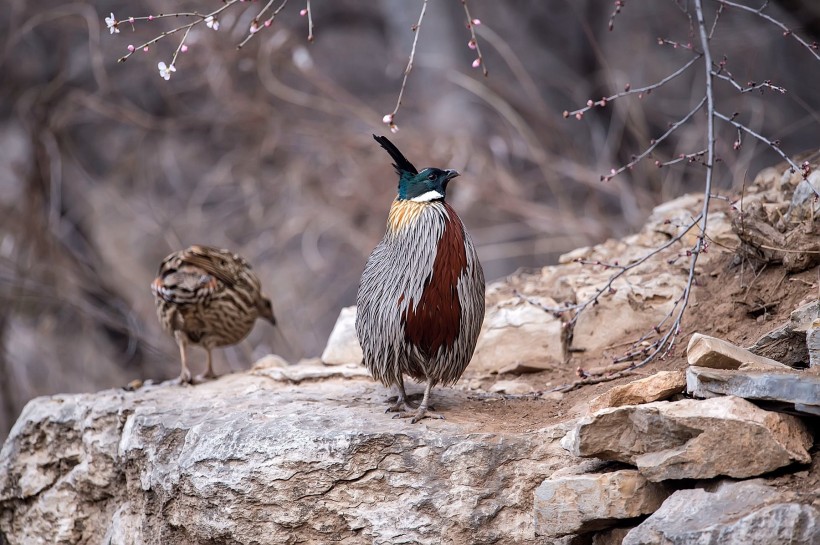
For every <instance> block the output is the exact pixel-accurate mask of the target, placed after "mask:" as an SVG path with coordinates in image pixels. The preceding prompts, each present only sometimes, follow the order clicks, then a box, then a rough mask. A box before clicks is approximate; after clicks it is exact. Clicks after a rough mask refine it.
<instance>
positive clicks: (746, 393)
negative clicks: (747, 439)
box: [686, 367, 820, 415]
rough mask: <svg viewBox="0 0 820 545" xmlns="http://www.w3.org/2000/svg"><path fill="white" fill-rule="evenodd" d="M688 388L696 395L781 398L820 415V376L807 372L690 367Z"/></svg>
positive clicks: (802, 409) (787, 403)
mask: <svg viewBox="0 0 820 545" xmlns="http://www.w3.org/2000/svg"><path fill="white" fill-rule="evenodd" d="M686 390H687V391H688V392H689V393H690V394H691V395H693V396H695V397H700V398H710V397H715V396H720V395H733V396H738V397H742V398H744V399H754V400H759V401H777V402H781V403H784V404H786V405H788V406H789V407H790V408H793V409H794V410H796V411H798V412H805V413H807V414H813V415H820V376H818V375H815V374H811V373H809V372H806V371H787V370H782V371H781V370H778V371H776V372H768V371H759V370H753V371H743V370H737V371H730V370H726V369H707V368H705V367H689V368H688V369H687V370H686Z"/></svg>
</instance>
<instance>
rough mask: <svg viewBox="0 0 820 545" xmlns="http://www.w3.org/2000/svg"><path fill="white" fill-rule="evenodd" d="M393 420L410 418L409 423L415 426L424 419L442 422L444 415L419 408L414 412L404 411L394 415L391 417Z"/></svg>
mask: <svg viewBox="0 0 820 545" xmlns="http://www.w3.org/2000/svg"><path fill="white" fill-rule="evenodd" d="M393 418H411V419H412V420H410V423H411V424H415V423H417V422H419V421H421V420H424V419H425V418H431V419H434V420H444V415H443V414H440V413H437V412H433V411H431V410H428V409H426V408H423V407H419V408H418V409H417V410H415V411H405V412H400V413H398V414H395V415H393Z"/></svg>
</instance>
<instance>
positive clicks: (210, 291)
mask: <svg viewBox="0 0 820 545" xmlns="http://www.w3.org/2000/svg"><path fill="white" fill-rule="evenodd" d="M151 291H153V292H154V299H155V301H156V304H157V316H159V321H160V323H161V324H162V327H163V329H165V331H167V332H168V333H170V334H171V335H173V336H174V338H175V339H176V341H177V344H178V345H179V354H180V358H181V359H182V372H181V373H180V375H179V381H180V382H183V383H185V382H188V383H189V382H191V371H190V370H189V369H188V362H187V358H186V348H187V345H188V343H190V344H194V345H199V346H202V347H203V348H205V350H206V351H207V352H208V368H207V370H206V371H205V374H204V375H203V378H214V377H215V376H216V375H215V374H214V371H213V366H212V362H211V350H213V349H214V348H216V347H220V346H228V345H232V344H236V343H238V342H240V341H241V340H242V339H244V338H245V337H247V336H248V334H249V333H250V332H251V329H252V328H253V324H254V323H255V322H256V319H257V318H264V319H266V320H268V321H270V323H271V324H273V325H276V319H275V318H274V316H273V308H272V307H271V302H270V299H268V298H267V297H265V296H264V294H263V293H262V290H261V287H260V283H259V279H258V278H257V277H256V275H255V274H254V273H253V271H252V270H251V266H250V265H249V264H248V262H247V261H245V260H244V259H243V258H242V257H240V256H238V255H236V254H234V253H232V252H229V251H228V250H220V249H217V248H209V247H207V246H191V247H190V248H187V249H185V250H181V251H179V252H174V253H172V254H171V255H169V256H168V257H166V258H165V259H164V260H163V261H162V264H160V266H159V276H157V278H156V279H154V281H153V282H152V283H151Z"/></svg>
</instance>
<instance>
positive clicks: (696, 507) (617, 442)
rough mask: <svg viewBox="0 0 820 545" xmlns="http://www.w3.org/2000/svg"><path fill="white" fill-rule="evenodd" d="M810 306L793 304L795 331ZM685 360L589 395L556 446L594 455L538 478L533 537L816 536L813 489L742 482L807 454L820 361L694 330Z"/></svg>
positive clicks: (685, 539) (817, 501)
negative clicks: (753, 348)
mask: <svg viewBox="0 0 820 545" xmlns="http://www.w3.org/2000/svg"><path fill="white" fill-rule="evenodd" d="M817 312H820V308H818V303H817V301H814V302H812V303H809V304H807V305H804V306H803V307H801V308H800V309H798V310H797V311H795V313H793V314H792V321H791V323H790V324H787V325H789V327H791V328H792V330H795V329H799V328H800V324H799V322H800V317H801V316H803V317H811V316H813V315H814V314H816V313H817ZM809 322H810V323H814V318H811V319H810V320H809ZM809 330H810V329H809ZM805 341H806V338H805V337H804V342H805ZM687 359H688V362H689V367H688V369H687V370H686V372H685V376H684V373H682V372H666V373H658V374H656V375H653V376H650V377H648V378H645V379H642V380H638V381H635V382H632V383H630V384H627V385H622V386H618V387H615V388H613V389H611V390H610V391H608V392H606V393H605V394H603V395H602V396H599V397H598V398H596V399H594V400H593V401H592V402H591V404H590V410H591V412H592V414H590V415H589V416H586V417H584V418H581V419H580V420H579V421H577V422H576V423H575V425H574V427H573V428H572V429H571V430H570V432H569V433H567V435H566V436H565V437H564V438H563V439H562V441H561V444H562V446H563V447H564V448H566V449H567V450H568V451H570V452H571V453H572V454H574V455H575V456H578V457H581V458H592V459H594V462H592V463H591V462H590V461H585V462H581V463H579V465H578V466H576V467H575V468H569V469H566V470H562V471H558V472H556V473H555V474H553V475H552V476H550V478H548V479H546V480H545V481H544V482H543V483H542V484H541V486H539V488H538V489H537V490H536V492H535V502H534V509H535V521H536V533H537V534H539V535H542V536H546V537H548V538H553V539H558V538H564V540H565V541H567V542H572V543H583V542H585V541H583V539H584V538H583V537H578V536H579V534H581V535H583V534H587V536H586V537H587V540H586V542H590V543H596V544H603V543H623V544H624V545H639V544H656V543H664V544H685V543H699V544H704V545H712V544H714V545H718V544H727V543H729V544H738V545H740V544H750V543H759V544H771V543H790V544H805V545H809V544H814V543H820V496H818V491H817V490H813V491H811V493H809V494H807V495H801V494H799V493H796V492H783V491H780V490H777V489H775V488H774V487H772V486H770V485H769V484H768V483H767V482H766V481H764V480H762V479H753V478H754V477H760V476H765V475H767V474H771V472H773V471H776V470H778V469H780V468H784V467H787V466H791V465H793V464H810V463H811V462H812V460H811V456H810V454H809V450H810V449H811V447H812V444H813V441H814V437H813V433H812V430H813V429H816V427H817V417H818V416H820V373H817V372H815V371H820V369H818V368H814V369H811V368H810V369H809V370H796V369H792V368H791V367H788V366H786V365H783V364H782V363H779V362H776V361H774V360H771V359H769V358H765V357H762V356H759V355H756V354H754V353H752V352H750V351H748V350H745V349H743V348H740V347H737V346H734V345H732V344H730V343H728V342H726V341H723V340H720V339H716V338H714V337H708V336H705V335H700V334H695V335H693V336H692V338H691V340H690V342H689V346H688V349H687ZM683 391H686V393H687V394H689V395H690V396H692V397H693V398H681V396H680V395H679V394H680V393H681V392H683ZM694 398H699V399H694ZM664 399H667V401H663V400H664ZM752 401H754V403H753V402H752ZM762 406H766V407H768V408H771V409H776V410H777V411H778V412H775V411H774V410H766V409H764V408H762ZM784 410H785V411H788V413H790V414H787V413H785V412H779V411H784ZM727 477H729V478H731V479H732V480H730V479H726V478H727ZM736 479H752V480H748V481H740V482H738V481H736ZM646 515H651V516H649V517H648V518H645V519H644V517H646ZM593 532H594V535H593ZM573 539H574V541H573ZM579 540H580V541H579Z"/></svg>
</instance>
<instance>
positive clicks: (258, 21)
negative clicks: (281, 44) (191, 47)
mask: <svg viewBox="0 0 820 545" xmlns="http://www.w3.org/2000/svg"><path fill="white" fill-rule="evenodd" d="M288 1H289V0H279V3H278V5H277V6H276V7H274V4H275V3H276V2H277V0H267V2H265V4H264V6H262V8H261V9H260V10H259V11H258V12H257V13H256V15H255V16H254V17H253V19H252V20H251V25H250V27H249V28H248V31H247V35H246V36H245V37H244V38H243V39H242V40H241V41H240V42H239V43H238V44H237V46H236V47H237V49H242V47H244V46H245V44H247V43H248V42H249V41H250V40H251V39H253V37H254V36H256V35H257V34H258V33H259V32H260V31H262V30H264V29H266V28H269V27H271V26H272V25H273V22H274V20H275V19H276V16H277V15H279V13H280V12H281V11H282V10H283V9H284V8H285V6H286V5H287V4H288ZM459 1H460V2H461V5H462V8H463V9H464V15H465V17H466V22H465V26H466V28H467V30H469V32H470V39H469V40H468V42H467V47H468V48H469V49H470V50H473V51H475V53H476V58H475V60H473V62H472V66H473V68H481V71H482V73H483V74H484V76H487V75H488V71H487V67H486V64H485V62H484V56H483V55H482V53H481V46H480V45H479V41H478V38H477V36H476V30H475V29H476V27H478V26H479V25H481V20H479V19H477V18H474V17H473V16H472V15H471V14H470V8H469V6H468V4H467V0H459ZM427 2H428V0H423V2H422V6H421V13H420V14H419V19H418V22H416V24H415V25H413V26H412V27H411V29H410V30H412V31H413V32H414V33H415V35H414V37H413V47H412V48H411V50H410V57H409V59H408V61H407V66H406V67H405V69H404V76H403V78H402V82H401V87H400V88H399V96H398V99H397V101H396V107H395V108H393V111H392V112H390V113H389V114H386V115H385V116H384V117H383V118H382V122H384V123H385V124H386V125H387V126H388V127H389V128H390V130H391V132H396V131H398V130H399V127H398V125H396V123H395V119H396V115H397V114H398V112H399V108H400V107H401V104H402V98H403V97H404V90H405V88H406V87H407V79H408V77H409V75H410V72H411V70H412V69H413V62H414V60H415V57H416V45H417V44H418V37H419V32H420V30H421V25H422V23H423V22H424V15H425V13H426V11H427ZM240 3H244V2H243V0H223V4H222V5H221V6H220V7H219V8H217V9H214V10H212V11H206V12H201V13H200V12H198V11H191V12H174V13H159V14H157V15H146V16H141V17H126V18H124V19H117V18H116V17H115V16H114V14H113V13H111V15H110V16H108V17H105V24H106V27H107V28H108V29H109V31H110V33H111V34H120V31H121V29H122V28H123V27H124V26H125V25H130V27H131V30H132V31H136V29H137V28H136V27H137V24H139V23H143V22H153V21H157V20H160V19H169V18H174V19H179V18H183V19H187V20H188V22H186V23H185V24H182V25H179V26H176V27H174V28H172V29H170V30H166V31H163V32H160V33H159V34H158V35H156V36H155V37H154V38H152V39H150V40H148V41H146V42H144V43H142V44H140V45H136V46H135V45H133V44H132V45H128V47H127V49H128V53H126V54H125V55H123V56H122V57H120V58H119V59H118V62H125V61H127V60H128V59H129V58H130V57H131V56H132V55H134V54H135V53H138V52H143V53H147V52H149V51H150V49H151V47H152V46H153V45H154V44H156V43H157V42H159V41H161V40H164V39H165V38H168V37H169V36H172V35H175V34H179V33H182V38H181V39H180V41H179V44H177V47H176V49H175V50H174V53H173V55H172V56H171V62H170V63H168V64H166V63H165V62H159V63H158V64H157V68H158V69H159V75H160V77H162V78H163V79H165V80H166V81H167V80H170V79H171V75H172V74H174V73H175V72H176V71H177V58H178V57H179V54H180V53H185V52H187V51H188V44H187V43H186V41H187V40H188V36H189V34H190V32H191V30H192V29H193V28H194V27H196V26H197V25H202V24H204V25H205V26H206V27H207V28H209V29H212V30H215V31H217V30H219V27H220V17H221V16H222V14H223V13H224V12H225V11H227V10H229V9H232V8H234V7H237V4H240ZM304 6H305V7H304V8H302V9H301V10H300V11H299V15H301V16H302V17H307V24H308V34H307V40H308V42H313V40H314V32H313V10H312V9H311V0H305V4H304Z"/></svg>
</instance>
